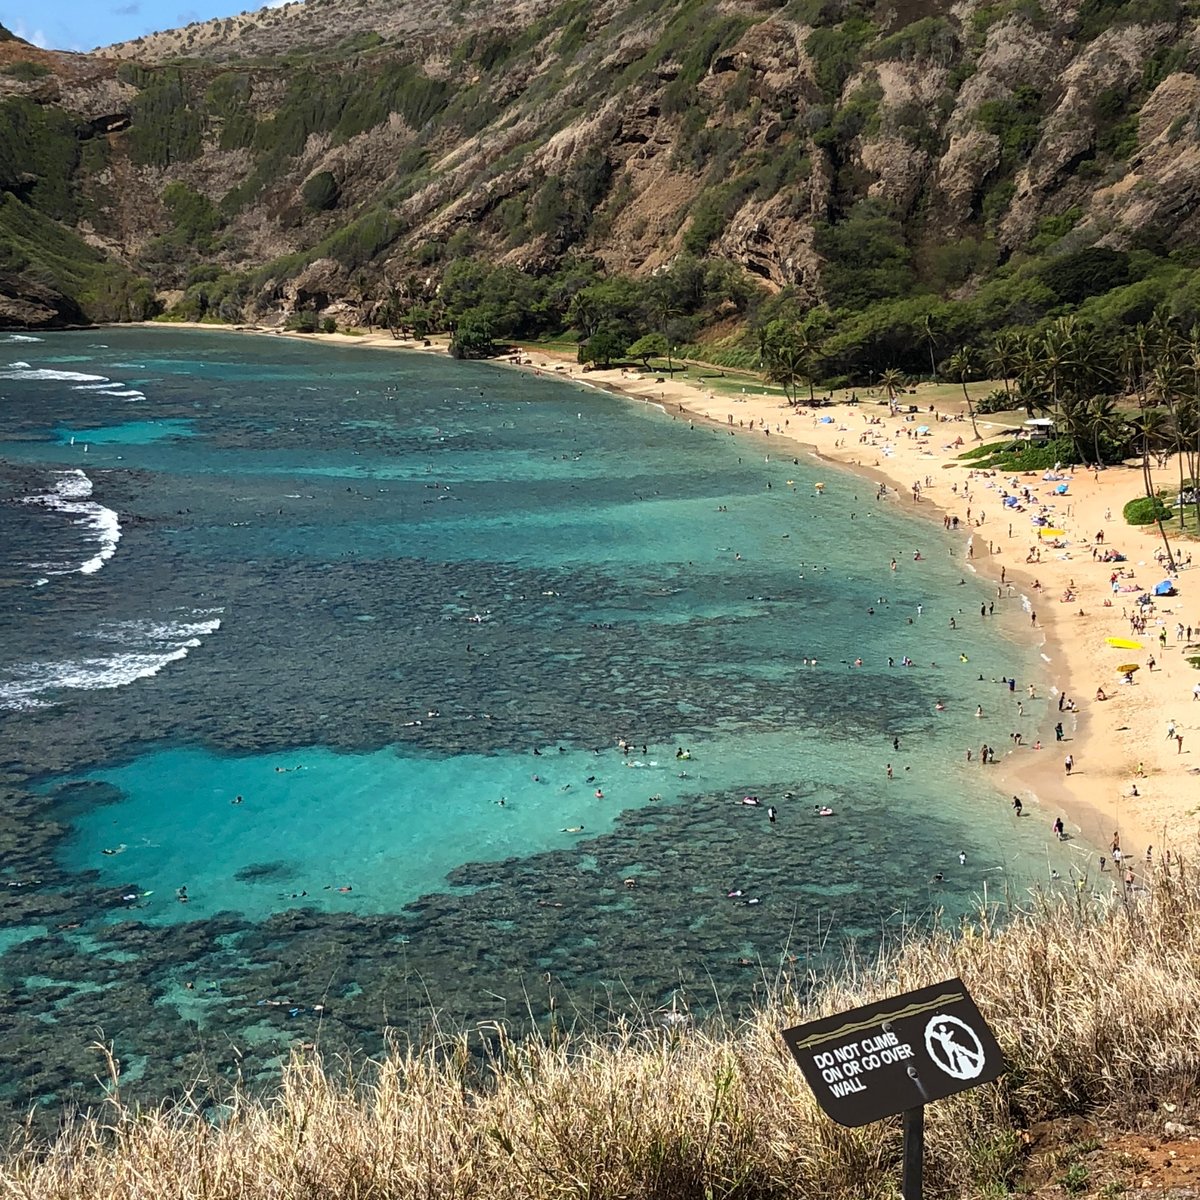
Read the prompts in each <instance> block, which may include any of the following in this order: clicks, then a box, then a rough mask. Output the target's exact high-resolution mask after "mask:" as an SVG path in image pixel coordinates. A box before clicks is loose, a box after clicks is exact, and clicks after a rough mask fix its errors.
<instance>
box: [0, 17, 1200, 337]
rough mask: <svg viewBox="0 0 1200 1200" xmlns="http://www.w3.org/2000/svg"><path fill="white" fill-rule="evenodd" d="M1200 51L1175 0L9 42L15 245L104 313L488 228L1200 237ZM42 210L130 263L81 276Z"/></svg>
mask: <svg viewBox="0 0 1200 1200" xmlns="http://www.w3.org/2000/svg"><path fill="white" fill-rule="evenodd" d="M864 12H865V14H866V15H864ZM1198 57H1200V52H1198V48H1197V21H1196V19H1195V18H1194V17H1193V16H1192V15H1191V14H1190V10H1189V9H1188V8H1187V7H1186V6H1185V5H1184V4H1182V3H1179V2H1177V0H1128V2H1127V3H1124V4H1119V3H1113V2H1112V0H1081V2H1076V0H1043V2H1042V3H1039V2H1038V0H1000V2H999V3H979V2H976V0H958V2H955V3H950V2H948V0H875V2H874V3H870V2H868V3H867V4H866V5H863V4H855V5H851V4H849V2H848V0H846V2H845V3H841V2H840V0H793V2H792V3H788V4H786V5H784V6H782V7H781V6H780V5H778V4H777V3H771V2H770V0H764V2H762V3H757V4H756V3H752V2H745V0H739V2H735V0H679V2H677V3H675V4H673V5H666V6H662V5H653V4H648V3H646V2H645V0H599V2H598V3H583V2H581V0H500V2H499V3H493V2H486V0H457V2H453V0H451V2H439V3H435V2H433V0H392V2H391V3H378V2H376V3H371V4H366V3H363V2H362V0H308V3H306V4H303V5H300V4H292V5H287V6H285V7H283V8H281V9H264V10H262V11H260V12H258V13H252V14H246V15H243V16H241V17H235V18H230V19H228V20H223V21H212V22H207V23H202V24H197V25H192V26H188V27H187V28H186V29H183V30H177V31H174V32H171V33H167V34H159V35H155V36H153V37H149V38H145V39H138V40H137V41H136V42H131V43H124V44H121V45H119V46H114V47H110V48H108V49H107V50H103V51H98V52H96V53H94V54H91V55H65V54H48V53H45V52H40V51H37V50H35V49H34V48H32V47H29V46H27V45H25V44H24V43H21V42H19V41H15V40H9V41H6V42H2V43H0V105H2V106H3V109H4V113H5V114H6V115H0V189H3V191H4V192H6V193H7V196H6V207H5V208H3V209H0V268H7V269H8V270H9V271H10V273H13V274H14V275H21V276H22V277H26V278H32V279H33V281H34V282H35V283H37V284H38V286H41V287H50V288H58V289H59V290H60V291H62V292H64V293H66V294H67V295H69V296H71V297H72V299H73V301H75V302H76V303H78V304H80V305H81V306H82V308H83V309H84V311H85V312H91V313H93V314H94V315H111V314H110V313H109V312H106V311H104V309H105V305H106V304H109V302H110V301H111V300H112V296H113V295H114V294H115V295H117V296H118V297H120V298H121V299H120V303H123V304H125V305H126V306H127V307H128V306H130V305H133V304H134V299H131V296H132V297H134V298H136V297H142V298H144V296H145V294H147V293H144V292H140V291H138V289H137V286H135V285H134V284H133V283H131V282H130V281H133V280H137V279H139V278H140V279H145V280H148V281H150V284H152V286H153V288H154V289H156V290H157V291H158V292H159V293H161V294H165V295H167V296H168V297H169V298H178V297H179V296H182V295H184V294H185V292H186V289H187V288H188V287H189V286H190V285H194V284H195V283H196V281H197V279H202V280H203V281H204V282H205V284H206V286H208V288H209V294H210V295H215V296H217V297H218V302H219V303H224V304H226V306H227V312H226V313H225V315H228V316H231V317H232V316H235V315H237V316H240V315H242V314H243V313H244V314H246V315H269V314H271V313H278V312H282V311H286V310H287V309H289V308H291V307H294V306H296V305H297V304H298V303H302V304H305V305H311V304H317V305H320V306H323V305H328V304H335V303H341V304H342V305H343V306H349V307H350V308H351V309H352V308H353V306H354V305H355V304H358V303H360V302H365V299H364V298H365V297H367V296H369V295H371V294H373V293H375V292H377V291H378V288H379V287H380V286H381V285H382V282H383V281H385V280H392V281H394V280H396V279H399V278H402V277H407V276H409V275H411V274H413V273H417V274H419V275H436V274H437V272H438V271H439V270H440V269H441V268H442V266H443V264H444V263H445V262H446V261H448V260H449V259H452V258H454V257H456V256H461V255H463V254H480V255H483V256H485V257H488V258H491V259H494V260H498V261H508V262H512V263H514V264H518V265H522V266H528V267H530V268H532V269H538V268H539V267H541V266H544V265H545V264H547V263H550V262H554V261H557V260H559V259H561V258H562V256H564V255H566V254H568V253H576V254H584V255H589V256H595V257H598V258H599V259H601V260H602V261H603V262H604V263H605V264H606V265H607V266H608V267H610V268H613V269H619V270H623V271H632V272H643V273H644V272H650V271H653V270H654V269H655V268H657V267H659V266H661V265H662V264H664V263H666V262H668V261H670V260H671V259H672V258H673V257H674V256H676V255H678V254H679V253H680V251H681V250H684V249H686V250H688V251H690V252H692V253H695V254H700V255H712V256H717V257H720V258H725V259H729V260H732V261H734V262H737V263H740V264H742V265H743V266H744V267H745V268H746V269H747V270H748V271H750V272H752V273H753V274H754V275H755V276H756V277H758V278H759V279H761V280H762V281H764V282H765V283H766V284H767V285H768V286H770V287H772V288H781V287H785V286H789V285H794V286H796V287H797V288H798V289H799V290H800V292H801V293H802V294H804V295H808V296H810V297H812V298H818V297H821V298H828V299H830V300H832V301H834V302H846V303H858V302H866V301H869V300H871V299H879V298H881V297H886V295H887V294H888V292H887V289H888V288H889V287H895V286H898V285H897V284H896V283H895V281H894V279H893V281H892V282H890V283H889V279H891V278H892V276H893V275H894V274H895V272H896V271H900V272H902V273H903V272H907V275H906V278H907V277H910V276H911V277H912V278H915V279H917V280H919V281H920V285H921V286H922V287H926V288H929V289H931V290H933V291H936V292H939V293H941V294H943V295H948V294H953V293H954V292H955V290H956V289H962V288H964V287H966V288H970V287H971V286H972V284H973V282H974V281H977V280H978V279H979V278H980V277H981V276H982V275H984V274H985V273H986V272H987V271H988V270H990V269H992V267H994V266H995V264H996V263H998V262H1004V261H1005V260H1007V259H1009V258H1010V257H1012V256H1014V255H1021V254H1023V253H1027V252H1029V250H1030V249H1031V248H1034V249H1037V250H1039V251H1045V250H1047V249H1048V248H1052V247H1053V246H1054V245H1056V244H1061V245H1062V246H1064V247H1072V248H1080V247H1085V246H1090V245H1095V244H1101V245H1104V246H1111V247H1114V248H1118V249H1124V248H1129V247H1131V246H1162V245H1169V244H1177V243H1178V242H1180V241H1182V240H1187V239H1190V238H1192V237H1194V235H1195V234H1196V233H1197V231H1198V222H1200V212H1198V201H1200V171H1198V170H1197V167H1198V165H1200V164H1198V158H1200V132H1198V126H1197V117H1198V113H1200V81H1197V79H1196V77H1195V75H1194V74H1193V73H1192V69H1193V67H1194V65H1195V63H1196V61H1197V58H1198ZM5 125H7V126H8V128H7V130H5V128H4V126H5ZM47 147H48V148H47ZM55 169H59V170H64V171H65V173H66V176H67V178H68V179H69V181H70V182H69V186H59V185H57V184H55V183H54V182H53V180H51V179H49V178H47V173H48V172H50V171H53V170H55ZM0 194H2V193H0ZM17 206H20V208H21V209H22V210H24V209H26V208H27V209H29V210H31V212H32V213H34V214H36V217H37V219H36V221H34V220H33V218H29V219H27V220H24V221H23V223H22V222H19V221H17V219H16V217H15V216H14V212H15V211H16V208H17ZM22 215H25V214H23V213H22ZM39 223H40V224H39ZM33 224H37V225H38V227H39V228H41V225H42V224H49V225H50V226H52V227H53V229H54V230H56V231H61V233H62V236H63V238H64V239H70V238H74V239H76V240H77V241H78V242H80V243H81V244H82V245H83V246H84V247H87V248H90V249H91V250H92V251H93V252H99V254H100V255H101V256H103V258H104V260H105V262H106V263H108V264H109V269H111V270H112V271H114V272H116V273H117V276H119V277H120V279H121V280H123V281H124V282H123V283H122V284H121V286H120V287H117V288H115V291H114V288H113V286H112V285H111V284H110V283H109V282H107V281H106V282H105V284H104V286H100V285H98V284H94V283H93V284H92V285H89V287H88V288H84V289H82V291H81V290H80V288H79V286H78V285H77V284H76V283H72V282H71V280H67V279H65V276H64V272H63V271H62V270H61V267H56V266H55V263H54V262H50V261H49V258H48V256H47V255H46V254H45V253H43V252H41V251H40V250H39V245H38V238H39V236H42V235H39V234H38V233H37V232H36V230H31V225H33ZM17 225H20V227H21V228H22V229H24V233H23V234H22V235H21V236H19V237H18V236H16V235H14V234H13V232H12V231H13V228H14V226H17ZM6 235H7V240H8V243H9V245H8V249H7V250H5V248H4V243H5V237H6ZM55 236H58V234H57V233H56V234H55ZM56 253H57V254H58V255H59V256H61V255H62V254H63V253H66V251H64V250H62V248H61V247H60V248H59V249H58V251H57V252H56ZM856 256H857V258H856ZM872 257H874V259H876V260H878V261H876V262H875V263H874V264H872V263H871V262H867V261H862V262H859V261H857V259H871V258H872ZM893 268H894V269H893ZM96 270H97V271H99V268H96ZM56 271H57V274H56ZM93 274H95V271H93ZM101 274H102V272H101ZM115 277H116V276H114V278H115ZM851 279H853V282H849V281H850V280H851ZM214 281H219V286H218V287H216V288H215V290H214V289H213V287H212V286H211V285H212V284H213V283H214ZM73 287H74V289H75V290H74V291H72V288H73ZM131 288H132V289H133V290H132V291H131V290H130V289H131ZM861 288H865V289H866V291H865V292H864V293H863V294H862V295H860V294H859V293H858V289H861ZM97 291H99V293H101V294H100V296H99V297H97V295H96V292H97ZM110 307H111V304H110ZM118 315H120V314H118Z"/></svg>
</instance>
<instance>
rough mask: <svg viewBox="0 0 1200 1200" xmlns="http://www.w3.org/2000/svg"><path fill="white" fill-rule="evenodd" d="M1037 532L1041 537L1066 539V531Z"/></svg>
mask: <svg viewBox="0 0 1200 1200" xmlns="http://www.w3.org/2000/svg"><path fill="white" fill-rule="evenodd" d="M1039 532H1040V533H1041V535H1042V537H1066V535H1067V531H1066V530H1065V529H1042V530H1039Z"/></svg>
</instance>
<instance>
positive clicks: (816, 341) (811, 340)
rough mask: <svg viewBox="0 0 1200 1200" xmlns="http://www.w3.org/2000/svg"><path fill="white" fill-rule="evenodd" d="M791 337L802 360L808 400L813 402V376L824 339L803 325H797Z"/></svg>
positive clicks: (814, 400)
mask: <svg viewBox="0 0 1200 1200" xmlns="http://www.w3.org/2000/svg"><path fill="white" fill-rule="evenodd" d="M792 337H793V339H794V341H795V345H796V348H797V349H798V350H799V351H800V356H801V358H802V360H803V362H804V376H805V378H806V379H807V380H808V402H809V404H815V403H816V399H817V398H816V394H815V392H814V377H815V376H816V373H817V363H819V362H820V361H821V355H822V353H823V351H824V348H825V343H824V340H823V339H822V338H821V337H820V335H819V334H817V333H816V332H815V331H814V330H812V329H810V328H808V327H807V326H804V325H800V326H798V327H797V328H796V329H795V331H794V332H793V334H792Z"/></svg>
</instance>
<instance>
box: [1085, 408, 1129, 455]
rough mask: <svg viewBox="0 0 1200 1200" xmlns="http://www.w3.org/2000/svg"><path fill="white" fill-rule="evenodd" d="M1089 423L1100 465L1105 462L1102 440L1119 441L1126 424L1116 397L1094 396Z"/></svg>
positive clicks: (1093, 446) (1089, 410)
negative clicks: (1118, 407) (1101, 446)
mask: <svg viewBox="0 0 1200 1200" xmlns="http://www.w3.org/2000/svg"><path fill="white" fill-rule="evenodd" d="M1087 424H1088V433H1089V435H1090V439H1091V443H1092V450H1093V452H1094V453H1095V455H1096V457H1095V463H1096V465H1097V466H1100V465H1101V464H1102V463H1103V462H1104V452H1103V450H1101V448H1100V443H1101V441H1110V442H1112V441H1117V440H1118V439H1119V438H1120V436H1121V430H1122V427H1123V425H1124V418H1123V417H1122V416H1121V414H1120V412H1119V411H1118V410H1117V402H1116V400H1115V398H1114V397H1112V396H1093V397H1092V399H1091V402H1090V404H1089V406H1088V413H1087Z"/></svg>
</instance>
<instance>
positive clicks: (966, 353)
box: [943, 346, 982, 442]
mask: <svg viewBox="0 0 1200 1200" xmlns="http://www.w3.org/2000/svg"><path fill="white" fill-rule="evenodd" d="M943 365H944V366H945V368H946V374H947V375H951V376H953V378H955V379H957V380H958V382H959V383H961V384H962V390H963V398H964V399H965V400H966V402H967V415H968V416H969V417H970V418H971V431H972V432H973V433H974V434H975V440H976V441H977V442H978V441H981V440H982V438H981V435H980V433H979V426H978V425H976V424H975V405H974V404H972V403H971V393H970V392H968V391H967V379H968V378H969V377H970V376H972V375H976V374H978V372H979V367H978V364H977V363H976V359H975V351H974V350H973V349H972V348H971V347H970V346H962V347H960V348H959V349H958V350H956V351H955V352H954V353H953V354H952V355H950V357H949V358H948V359H946V361H945V363H944V364H943Z"/></svg>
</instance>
